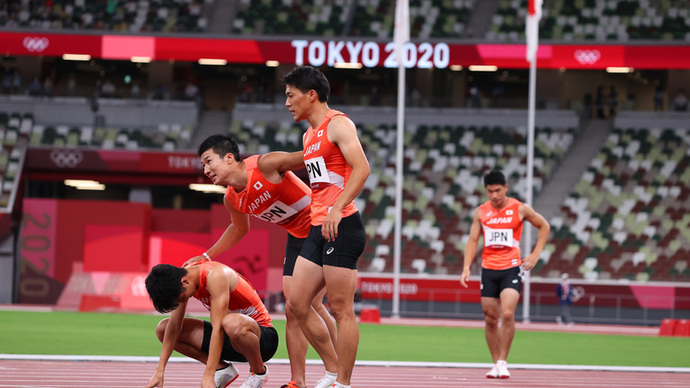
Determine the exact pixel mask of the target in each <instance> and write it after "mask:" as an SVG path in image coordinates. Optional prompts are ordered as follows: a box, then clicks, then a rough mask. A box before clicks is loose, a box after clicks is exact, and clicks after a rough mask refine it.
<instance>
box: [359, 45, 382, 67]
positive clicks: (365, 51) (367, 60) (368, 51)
mask: <svg viewBox="0 0 690 388" xmlns="http://www.w3.org/2000/svg"><path fill="white" fill-rule="evenodd" d="M362 64H363V65H364V66H366V67H376V66H378V64H379V45H378V44H376V43H374V42H367V43H365V44H364V47H363V48H362Z"/></svg>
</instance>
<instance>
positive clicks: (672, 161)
mask: <svg viewBox="0 0 690 388" xmlns="http://www.w3.org/2000/svg"><path fill="white" fill-rule="evenodd" d="M688 149H690V129H688V128H687V125H686V126H685V127H683V128H659V127H651V128H620V127H618V128H616V129H615V130H614V131H613V132H612V133H611V134H610V135H609V138H608V140H607V141H606V143H605V144H604V145H603V147H602V149H601V151H600V153H599V155H598V157H597V158H596V159H595V160H593V161H592V163H591V165H590V167H589V169H588V171H586V172H585V173H584V174H583V176H582V178H581V179H580V181H579V182H578V183H577V185H576V187H575V190H574V191H573V192H572V193H571V195H570V196H569V197H568V198H567V199H566V200H565V202H564V204H563V206H562V207H561V211H560V214H559V215H558V216H557V217H555V218H554V219H553V220H552V234H553V236H552V238H551V239H550V241H549V244H548V246H547V248H546V250H545V251H547V252H548V253H547V254H546V257H545V260H544V266H543V268H542V269H541V270H542V272H546V275H547V276H549V274H550V275H556V274H557V273H560V272H562V271H566V272H570V273H578V274H580V276H583V277H585V278H587V279H615V278H627V279H630V280H638V281H647V280H685V279H688V277H689V276H690V269H688V266H687V264H688V263H687V255H688V253H689V252H690V229H689V225H690V216H687V214H685V213H686V212H687V211H686V209H687V202H688V200H687V198H688V196H689V195H690V170H688V165H690V160H689V159H688ZM549 256H553V257H558V258H560V260H558V262H552V261H550V260H549V259H548V257H549ZM564 262H567V264H564Z"/></svg>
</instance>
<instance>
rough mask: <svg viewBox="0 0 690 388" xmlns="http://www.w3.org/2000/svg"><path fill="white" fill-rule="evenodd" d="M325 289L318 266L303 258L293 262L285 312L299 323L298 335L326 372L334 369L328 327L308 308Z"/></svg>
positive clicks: (333, 353) (335, 357)
mask: <svg viewBox="0 0 690 388" xmlns="http://www.w3.org/2000/svg"><path fill="white" fill-rule="evenodd" d="M324 285H325V281H324V275H323V269H322V268H321V266H319V265H317V264H315V263H312V262H311V261H309V260H307V259H305V258H303V257H302V256H300V257H298V258H297V262H296V263H295V271H294V272H293V274H292V285H291V287H290V297H289V298H288V300H287V309H288V310H289V311H290V313H291V314H292V315H293V316H294V317H295V319H296V320H297V321H298V322H299V325H300V328H301V329H302V332H303V333H304V335H305V336H306V337H307V339H308V340H309V343H310V344H311V346H313V347H314V350H316V353H318V354H319V357H321V360H322V361H323V364H324V367H325V368H326V370H327V371H329V372H335V371H337V369H338V362H337V358H338V357H337V355H336V352H335V348H334V347H333V343H332V341H331V337H330V335H329V333H328V327H327V326H326V324H325V323H324V321H323V319H322V318H321V317H320V316H319V314H317V313H316V310H314V308H313V307H312V303H313V301H314V298H315V297H316V296H317V295H318V294H319V292H320V291H321V290H322V289H323V287H324Z"/></svg>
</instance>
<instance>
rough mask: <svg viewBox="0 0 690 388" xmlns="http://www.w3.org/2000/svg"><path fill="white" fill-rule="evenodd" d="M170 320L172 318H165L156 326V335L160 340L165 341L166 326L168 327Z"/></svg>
mask: <svg viewBox="0 0 690 388" xmlns="http://www.w3.org/2000/svg"><path fill="white" fill-rule="evenodd" d="M168 322H170V318H164V319H162V320H161V321H160V322H158V326H156V337H158V340H159V341H161V342H163V337H164V336H165V328H166V327H168Z"/></svg>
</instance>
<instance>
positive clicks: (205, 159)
mask: <svg viewBox="0 0 690 388" xmlns="http://www.w3.org/2000/svg"><path fill="white" fill-rule="evenodd" d="M230 157H231V155H230V154H227V155H226V156H225V157H224V158H221V157H220V155H218V154H217V153H215V152H214V151H213V148H209V149H208V150H206V151H205V152H204V153H203V154H201V165H202V166H204V174H205V175H206V176H207V177H208V178H209V179H210V180H211V182H213V184H214V185H223V184H225V178H226V176H227V174H228V172H227V166H228V162H227V160H226V159H227V158H230Z"/></svg>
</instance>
